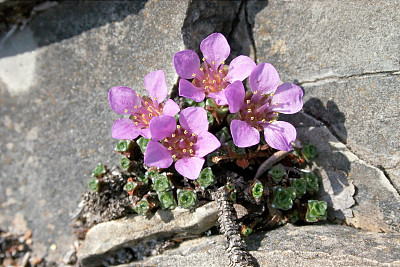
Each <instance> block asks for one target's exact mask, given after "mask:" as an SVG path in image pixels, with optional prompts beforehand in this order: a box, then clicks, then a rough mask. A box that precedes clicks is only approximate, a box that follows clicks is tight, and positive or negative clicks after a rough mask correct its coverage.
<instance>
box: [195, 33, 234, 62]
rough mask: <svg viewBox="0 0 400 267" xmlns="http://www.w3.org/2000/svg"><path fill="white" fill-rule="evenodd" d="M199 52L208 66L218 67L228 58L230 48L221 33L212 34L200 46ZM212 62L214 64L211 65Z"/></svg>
mask: <svg viewBox="0 0 400 267" xmlns="http://www.w3.org/2000/svg"><path fill="white" fill-rule="evenodd" d="M200 50H201V52H202V53H203V56H204V58H205V59H206V61H207V62H208V64H210V65H211V66H212V65H215V66H219V65H221V63H222V61H224V60H225V59H227V58H228V56H229V54H230V53H231V48H230V46H229V44H228V41H227V40H226V38H225V37H224V36H223V35H222V34H221V33H213V34H211V35H210V36H208V37H207V38H206V39H204V40H203V41H202V42H201V44H200ZM213 62H214V64H213Z"/></svg>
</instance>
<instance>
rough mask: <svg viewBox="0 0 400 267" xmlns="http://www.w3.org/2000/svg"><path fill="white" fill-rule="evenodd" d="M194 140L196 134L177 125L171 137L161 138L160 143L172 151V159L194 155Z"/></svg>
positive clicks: (195, 140)
mask: <svg viewBox="0 0 400 267" xmlns="http://www.w3.org/2000/svg"><path fill="white" fill-rule="evenodd" d="M196 142H197V135H196V134H195V133H190V132H188V131H187V130H184V129H182V127H181V126H180V125H177V126H176V129H175V132H174V133H173V134H172V135H171V137H167V138H165V139H164V140H162V141H161V144H162V145H163V146H164V147H166V148H168V150H170V151H171V152H172V157H173V158H174V159H181V158H183V157H194V154H195V149H194V144H196Z"/></svg>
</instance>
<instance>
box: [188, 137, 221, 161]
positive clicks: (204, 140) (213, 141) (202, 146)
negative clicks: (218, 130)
mask: <svg viewBox="0 0 400 267" xmlns="http://www.w3.org/2000/svg"><path fill="white" fill-rule="evenodd" d="M220 146H221V143H220V142H219V140H218V138H217V137H215V136H214V135H213V134H212V133H210V132H202V133H199V134H198V136H197V142H196V144H194V150H195V155H196V157H199V158H202V157H204V156H205V155H207V154H209V153H211V152H213V151H214V150H216V149H217V148H219V147H220Z"/></svg>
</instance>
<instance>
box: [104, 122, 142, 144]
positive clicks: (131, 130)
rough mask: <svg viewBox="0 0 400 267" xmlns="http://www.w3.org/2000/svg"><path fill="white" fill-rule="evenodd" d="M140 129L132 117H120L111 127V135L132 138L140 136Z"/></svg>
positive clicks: (118, 137) (126, 138)
mask: <svg viewBox="0 0 400 267" xmlns="http://www.w3.org/2000/svg"><path fill="white" fill-rule="evenodd" d="M139 132H140V129H139V128H138V127H137V126H136V125H135V123H134V122H133V121H132V120H130V119H118V120H116V121H114V123H113V126H112V128H111V136H112V138H116V139H125V140H131V139H135V138H136V137H138V136H139Z"/></svg>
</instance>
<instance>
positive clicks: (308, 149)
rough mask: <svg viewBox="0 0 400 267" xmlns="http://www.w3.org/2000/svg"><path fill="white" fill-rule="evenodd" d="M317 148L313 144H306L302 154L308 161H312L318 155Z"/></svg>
mask: <svg viewBox="0 0 400 267" xmlns="http://www.w3.org/2000/svg"><path fill="white" fill-rule="evenodd" d="M317 152H318V150H317V148H316V146H314V145H311V144H305V145H304V146H303V148H302V149H301V153H302V154H303V156H304V158H305V159H306V160H307V161H310V160H311V159H313V158H315V156H316V155H317Z"/></svg>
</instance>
